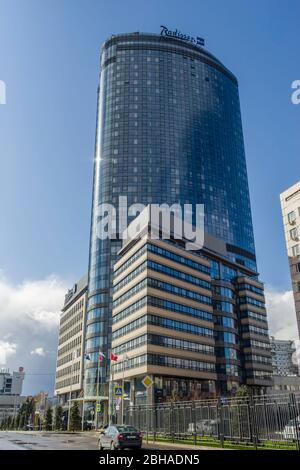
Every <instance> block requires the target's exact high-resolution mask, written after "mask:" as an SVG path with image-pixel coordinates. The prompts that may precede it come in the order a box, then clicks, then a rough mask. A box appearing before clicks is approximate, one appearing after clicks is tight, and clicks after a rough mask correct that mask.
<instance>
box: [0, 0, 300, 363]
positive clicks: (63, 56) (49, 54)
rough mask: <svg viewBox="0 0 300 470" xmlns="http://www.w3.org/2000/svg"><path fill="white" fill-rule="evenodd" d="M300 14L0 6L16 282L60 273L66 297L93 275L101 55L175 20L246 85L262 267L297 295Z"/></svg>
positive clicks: (228, 6)
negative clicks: (111, 43) (288, 206)
mask: <svg viewBox="0 0 300 470" xmlns="http://www.w3.org/2000/svg"><path fill="white" fill-rule="evenodd" d="M299 14H300V5H299V2H297V1H296V0H295V1H294V0H289V1H288V2H283V1H278V0H263V1H259V0H251V1H250V0H248V1H246V0H227V1H224V0H188V1H178V0H164V1H162V0H160V1H158V0H148V1H143V0H142V1H141V0H127V1H126V2H125V1H123V0H109V1H104V0H89V1H88V2H87V1H83V0H60V1H58V0H51V1H50V0H43V2H41V1H37V0H27V1H24V0H0V80H4V81H5V83H6V87H7V104H6V105H5V106H3V105H1V106H0V156H1V171H0V204H1V229H0V270H1V272H2V276H4V277H5V279H6V282H9V283H10V286H11V287H12V288H13V286H16V285H20V284H22V283H24V282H25V281H26V282H27V281H29V282H31V281H32V280H41V279H46V278H48V276H50V275H53V274H54V275H56V276H58V277H59V279H60V280H62V281H61V284H60V289H61V290H63V288H64V287H65V285H67V284H68V283H72V282H73V281H75V280H76V279H77V278H78V277H79V276H81V275H82V274H83V273H84V272H85V271H86V269H87V260H88V239H89V224H90V208H91V191H92V163H93V161H92V160H93V150H94V138H95V115H96V89H97V81H98V73H99V49H100V46H101V44H102V43H103V41H104V40H105V39H106V38H107V37H109V36H110V35H111V34H114V33H119V32H128V31H148V32H159V30H160V25H161V24H165V25H167V26H168V27H169V28H170V29H173V28H176V27H177V28H178V29H180V30H181V31H183V32H185V33H189V34H191V35H199V36H202V37H204V38H205V39H206V47H207V49H208V50H209V51H211V52H212V53H213V54H215V55H216V56H217V57H218V58H219V59H220V60H221V61H222V62H223V63H224V64H225V65H226V66H227V67H228V68H229V69H231V70H232V71H233V72H234V73H235V74H236V76H237V77H238V79H239V85H240V98H241V108H242V118H243V127H244V137H245V146H246V156H247V166H248V173H249V184H250V193H251V201H252V212H253V222H254V231H255V239H256V248H257V256H258V266H259V270H260V272H261V278H262V280H263V281H264V282H266V283H267V284H268V285H269V286H272V288H274V289H278V290H282V291H285V290H288V289H290V278H289V272H288V263H287V257H286V251H285V244H284V235H283V228H282V221H281V214H280V205H279V193H280V192H281V191H282V190H283V189H285V188H286V187H288V186H289V185H291V184H293V183H295V182H296V181H297V180H299V178H300V173H299V146H300V139H299V118H300V106H295V105H292V103H291V99H290V97H291V83H292V81H293V80H296V79H300V70H299V50H298V49H299V48H298V42H299ZM0 307H1V312H0V315H1V314H2V316H5V306H0ZM0 339H1V338H0ZM37 366H38V365H37Z"/></svg>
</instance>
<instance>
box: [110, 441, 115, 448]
mask: <svg viewBox="0 0 300 470" xmlns="http://www.w3.org/2000/svg"><path fill="white" fill-rule="evenodd" d="M110 450H116V448H115V444H114V442H113V441H111V443H110Z"/></svg>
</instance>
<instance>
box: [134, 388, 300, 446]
mask: <svg viewBox="0 0 300 470" xmlns="http://www.w3.org/2000/svg"><path fill="white" fill-rule="evenodd" d="M125 423H126V424H130V425H133V426H135V427H137V428H138V429H140V430H141V431H143V432H144V433H146V434H147V436H148V435H150V436H153V438H154V439H156V438H157V439H158V438H160V437H164V438H168V439H172V440H173V441H175V440H176V439H177V440H178V439H181V440H189V441H190V440H192V441H194V443H195V444H196V443H197V442H200V441H201V440H205V439H207V440H209V439H210V440H211V441H213V440H215V441H218V442H219V443H220V444H221V445H223V444H224V442H225V441H229V442H231V443H236V444H245V445H251V446H255V447H258V446H262V445H265V446H266V445H272V444H274V445H278V444H279V445H280V444H281V445H282V444H284V445H286V446H289V445H290V446H291V447H294V448H295V447H296V448H297V449H298V450H300V394H294V393H291V394H280V395H269V396H268V395H264V396H253V397H245V398H231V399H224V398H223V399H218V400H205V401H204V400H203V401H193V402H192V401H191V402H168V403H161V404H156V405H153V406H147V405H136V406H129V407H128V408H127V409H126V412H125Z"/></svg>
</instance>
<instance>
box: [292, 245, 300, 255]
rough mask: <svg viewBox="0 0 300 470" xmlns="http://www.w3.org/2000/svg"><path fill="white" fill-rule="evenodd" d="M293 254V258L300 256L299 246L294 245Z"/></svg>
mask: <svg viewBox="0 0 300 470" xmlns="http://www.w3.org/2000/svg"><path fill="white" fill-rule="evenodd" d="M292 254H293V256H299V255H300V247H299V245H294V246H293V247H292Z"/></svg>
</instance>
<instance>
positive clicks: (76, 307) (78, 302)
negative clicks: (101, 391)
mask: <svg viewBox="0 0 300 470" xmlns="http://www.w3.org/2000/svg"><path fill="white" fill-rule="evenodd" d="M86 296H87V276H84V277H83V278H81V279H80V281H78V283H77V284H75V285H74V287H73V288H72V289H70V290H69V291H68V292H67V294H66V297H65V304H64V307H63V309H62V312H61V316H60V325H59V340H58V351H57V363H56V381H55V392H56V395H57V397H58V399H59V402H60V404H61V405H65V404H66V403H67V402H68V400H69V398H70V396H71V397H72V399H74V398H78V397H79V396H80V395H81V393H82V389H83V373H84V338H85V326H86Z"/></svg>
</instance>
